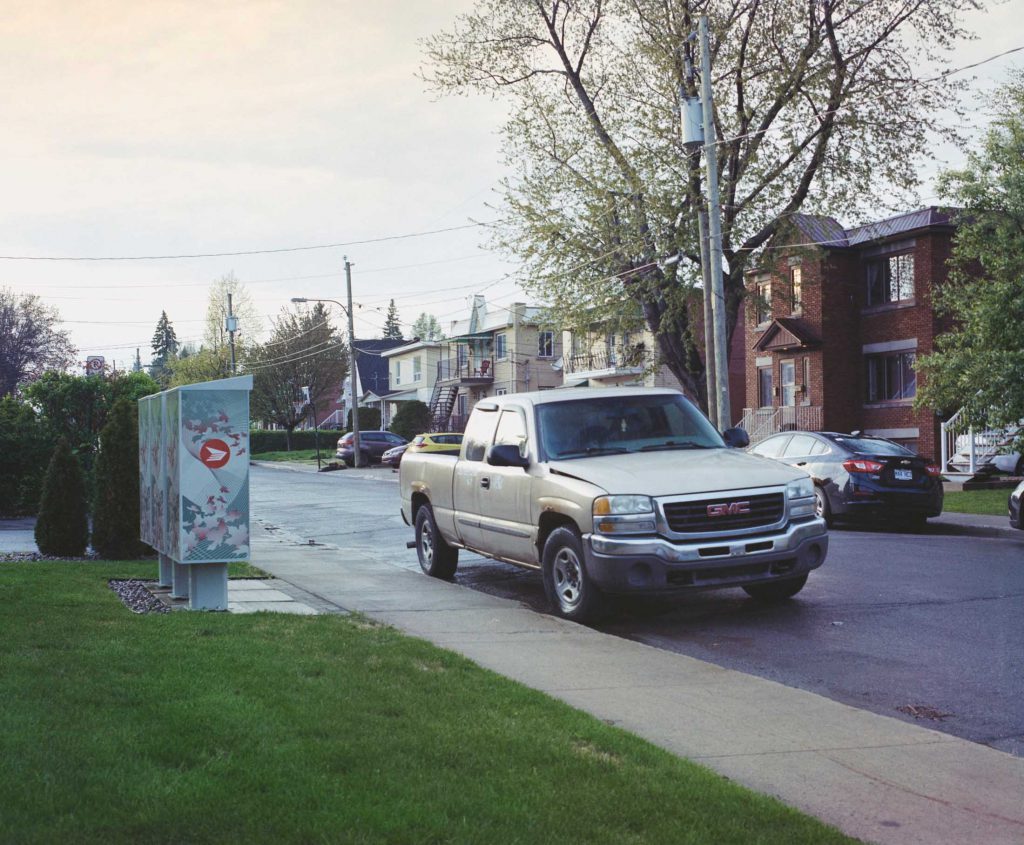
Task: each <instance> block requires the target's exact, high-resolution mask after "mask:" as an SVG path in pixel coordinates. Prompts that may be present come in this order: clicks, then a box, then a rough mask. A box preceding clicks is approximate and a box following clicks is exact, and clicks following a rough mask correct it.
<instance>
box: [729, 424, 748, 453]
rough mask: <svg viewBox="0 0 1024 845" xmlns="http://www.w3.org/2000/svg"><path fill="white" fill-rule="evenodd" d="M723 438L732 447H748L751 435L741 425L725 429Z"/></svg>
mask: <svg viewBox="0 0 1024 845" xmlns="http://www.w3.org/2000/svg"><path fill="white" fill-rule="evenodd" d="M722 439H723V440H725V445H726V446H728V447H729V448H730V449H746V448H747V446H749V445H750V435H749V434H747V432H746V431H744V430H743V429H742V428H740V427H739V426H736V427H735V428H727V429H726V430H725V431H723V432H722Z"/></svg>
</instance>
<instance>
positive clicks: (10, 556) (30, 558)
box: [0, 552, 100, 563]
mask: <svg viewBox="0 0 1024 845" xmlns="http://www.w3.org/2000/svg"><path fill="white" fill-rule="evenodd" d="M99 559H100V556H99V555H98V554H97V553H96V552H89V553H88V554H87V555H85V556H84V557H50V556H49V555H43V554H40V553H39V552H0V562H2V563H36V562H53V561H67V562H69V563H81V562H83V561H91V560H99Z"/></svg>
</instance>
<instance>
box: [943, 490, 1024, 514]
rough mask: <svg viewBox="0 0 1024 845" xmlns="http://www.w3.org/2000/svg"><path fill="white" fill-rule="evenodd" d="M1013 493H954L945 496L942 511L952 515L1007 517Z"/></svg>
mask: <svg viewBox="0 0 1024 845" xmlns="http://www.w3.org/2000/svg"><path fill="white" fill-rule="evenodd" d="M1011 492H1012V491H1011V490H1009V489H1005V490H963V491H954V492H952V493H946V494H945V496H943V501H942V509H943V510H944V511H949V512H950V513H976V514H982V515H987V516H1006V500H1007V499H1009V498H1010V493H1011Z"/></svg>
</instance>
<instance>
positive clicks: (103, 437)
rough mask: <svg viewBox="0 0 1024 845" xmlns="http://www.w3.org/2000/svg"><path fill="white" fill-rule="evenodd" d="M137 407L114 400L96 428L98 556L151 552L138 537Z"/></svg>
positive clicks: (122, 557)
mask: <svg viewBox="0 0 1024 845" xmlns="http://www.w3.org/2000/svg"><path fill="white" fill-rule="evenodd" d="M138 413H139V411H138V407H137V406H136V405H135V404H134V403H132V402H129V401H127V400H124V399H122V400H120V401H118V402H117V403H116V404H115V405H114V407H113V408H112V409H111V411H110V416H109V418H108V420H107V424H106V425H105V426H104V427H103V430H102V431H101V432H100V450H99V456H98V457H97V460H96V495H95V499H94V502H95V506H94V509H93V518H92V547H93V548H94V549H95V550H96V551H97V552H99V554H100V556H101V557H104V558H108V559H110V560H129V559H132V558H137V557H141V556H143V555H146V554H148V553H150V552H151V550H150V548H149V546H147V545H146V544H145V543H143V542H142V541H141V540H140V539H139V424H138Z"/></svg>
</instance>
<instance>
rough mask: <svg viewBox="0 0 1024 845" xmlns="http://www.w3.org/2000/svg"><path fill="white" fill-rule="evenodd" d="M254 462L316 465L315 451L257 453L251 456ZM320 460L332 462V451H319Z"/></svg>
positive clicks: (293, 450) (295, 450)
mask: <svg viewBox="0 0 1024 845" xmlns="http://www.w3.org/2000/svg"><path fill="white" fill-rule="evenodd" d="M252 459H253V460H254V461H287V462H293V461H300V462H306V461H312V462H313V463H316V449H292V451H290V452H258V453H256V454H254V455H253V456H252ZM320 460H321V461H323V462H324V463H327V461H329V460H332V461H333V460H334V450H333V449H330V450H328V449H321V450H320Z"/></svg>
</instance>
